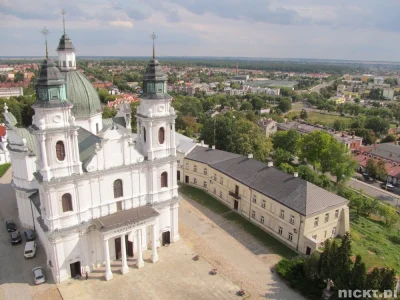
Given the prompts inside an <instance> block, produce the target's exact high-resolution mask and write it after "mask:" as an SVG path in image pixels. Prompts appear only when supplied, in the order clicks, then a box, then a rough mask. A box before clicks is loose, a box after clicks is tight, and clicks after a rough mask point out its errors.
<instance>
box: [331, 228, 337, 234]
mask: <svg viewBox="0 0 400 300" xmlns="http://www.w3.org/2000/svg"><path fill="white" fill-rule="evenodd" d="M332 235H336V227H333V228H332Z"/></svg>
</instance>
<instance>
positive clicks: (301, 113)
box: [300, 109, 308, 120]
mask: <svg viewBox="0 0 400 300" xmlns="http://www.w3.org/2000/svg"><path fill="white" fill-rule="evenodd" d="M307 118H308V115H307V111H306V110H305V109H302V110H301V112H300V119H303V120H307Z"/></svg>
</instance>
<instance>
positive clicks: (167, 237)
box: [162, 231, 171, 246]
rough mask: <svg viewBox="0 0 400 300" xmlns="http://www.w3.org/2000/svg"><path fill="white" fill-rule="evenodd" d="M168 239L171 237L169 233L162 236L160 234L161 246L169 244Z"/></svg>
mask: <svg viewBox="0 0 400 300" xmlns="http://www.w3.org/2000/svg"><path fill="white" fill-rule="evenodd" d="M170 237H171V234H170V232H169V231H166V232H163V234H162V245H163V246H165V245H167V244H170Z"/></svg>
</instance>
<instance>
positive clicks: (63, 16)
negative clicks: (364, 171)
mask: <svg viewBox="0 0 400 300" xmlns="http://www.w3.org/2000/svg"><path fill="white" fill-rule="evenodd" d="M61 14H62V18H63V29H64V34H65V14H66V11H65V10H64V9H62V10H61Z"/></svg>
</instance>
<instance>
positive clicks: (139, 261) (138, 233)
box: [136, 229, 144, 269]
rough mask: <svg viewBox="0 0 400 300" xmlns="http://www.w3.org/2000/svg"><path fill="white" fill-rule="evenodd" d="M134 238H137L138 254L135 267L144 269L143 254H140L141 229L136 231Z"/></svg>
mask: <svg viewBox="0 0 400 300" xmlns="http://www.w3.org/2000/svg"><path fill="white" fill-rule="evenodd" d="M136 236H137V252H138V257H137V263H136V265H137V267H138V268H139V269H140V268H143V267H144V262H143V253H142V229H138V230H137V231H136Z"/></svg>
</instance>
